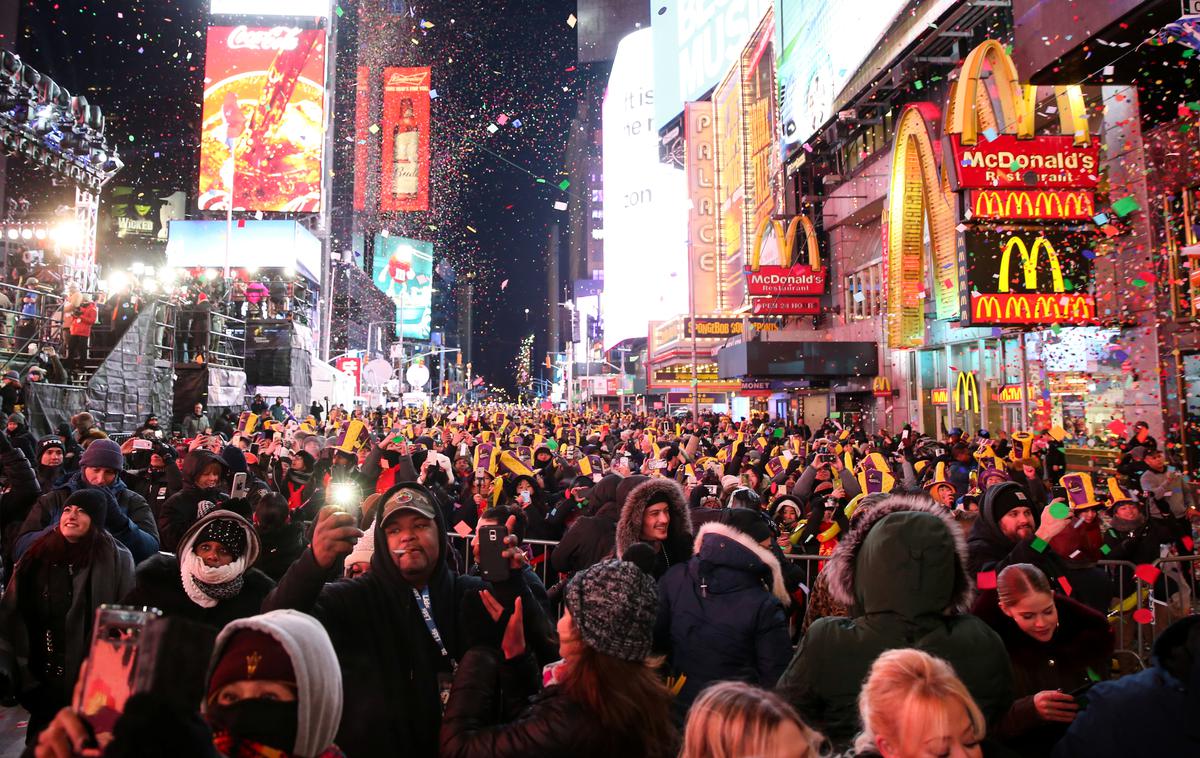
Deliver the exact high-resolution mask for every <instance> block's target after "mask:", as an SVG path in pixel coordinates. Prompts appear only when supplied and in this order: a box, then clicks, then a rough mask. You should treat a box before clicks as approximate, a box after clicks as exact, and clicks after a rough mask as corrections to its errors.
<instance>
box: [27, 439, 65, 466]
mask: <svg viewBox="0 0 1200 758" xmlns="http://www.w3.org/2000/svg"><path fill="white" fill-rule="evenodd" d="M52 447H56V448H58V449H59V450H61V451H63V452H64V453H66V452H67V446H66V445H65V444H63V441H62V437H59V436H58V435H56V434H48V435H46V436H45V437H42V438H41V439H40V440H38V441H37V460H36V461H34V465H37V464H38V463H41V461H42V453H44V452H46V451H47V450H49V449H50V448H52Z"/></svg>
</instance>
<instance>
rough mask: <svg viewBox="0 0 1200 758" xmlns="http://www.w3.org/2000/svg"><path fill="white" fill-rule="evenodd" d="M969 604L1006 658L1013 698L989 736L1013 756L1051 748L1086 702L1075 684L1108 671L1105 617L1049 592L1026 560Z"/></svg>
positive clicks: (1109, 642)
mask: <svg viewBox="0 0 1200 758" xmlns="http://www.w3.org/2000/svg"><path fill="white" fill-rule="evenodd" d="M971 610H972V613H974V614H975V615H977V616H979V617H980V618H982V619H983V620H984V621H985V622H987V624H988V625H989V626H991V627H992V628H993V629H994V630H995V631H996V633H997V634H999V635H1000V639H1001V640H1003V642H1004V647H1005V649H1006V650H1007V651H1008V655H1009V660H1010V661H1011V662H1012V670H1013V695H1014V697H1015V700H1014V702H1013V704H1012V706H1011V707H1010V708H1009V709H1008V712H1007V713H1006V714H1005V715H1004V716H1003V718H1001V719H1000V721H999V722H998V723H997V724H996V728H995V731H994V736H995V737H996V738H997V739H999V740H1000V741H1001V742H1003V743H1004V744H1005V745H1006V746H1007V747H1008V748H1010V749H1011V750H1013V751H1014V752H1015V753H1016V754H1018V755H1022V756H1033V757H1035V758H1036V757H1037V756H1048V755H1050V752H1051V750H1052V749H1053V748H1054V745H1055V744H1056V743H1057V742H1058V741H1059V739H1061V738H1062V736H1063V735H1064V734H1065V733H1066V731H1067V727H1068V726H1069V725H1070V724H1071V722H1072V721H1074V720H1075V717H1076V716H1077V715H1078V714H1079V711H1080V710H1082V709H1083V708H1085V707H1086V706H1087V699H1086V694H1084V692H1083V691H1082V690H1086V688H1087V687H1089V686H1090V685H1091V684H1092V683H1094V682H1097V681H1100V680H1101V679H1107V678H1108V673H1109V671H1110V669H1111V668H1112V665H1111V659H1112V652H1113V636H1112V630H1111V628H1110V627H1109V625H1108V621H1107V620H1106V619H1105V618H1104V616H1103V615H1101V614H1100V613H1097V612H1096V611H1094V610H1092V609H1091V608H1088V607H1087V606H1085V605H1083V604H1082V603H1079V602H1076V601H1075V600H1072V599H1071V598H1069V597H1067V596H1066V595H1063V594H1060V593H1058V592H1054V591H1053V590H1052V588H1051V586H1050V581H1049V580H1048V579H1047V578H1046V575H1045V574H1044V573H1043V572H1042V570H1041V569H1039V568H1037V567H1036V566H1033V565H1032V564H1029V563H1014V564H1012V565H1011V566H1008V567H1007V568H1005V569H1004V570H1003V571H1001V572H1000V574H999V576H998V577H996V589H995V590H988V591H985V592H983V593H981V594H980V596H979V597H978V598H977V599H976V601H975V605H974V607H973V608H972V609H971ZM1073 693H1074V694H1073Z"/></svg>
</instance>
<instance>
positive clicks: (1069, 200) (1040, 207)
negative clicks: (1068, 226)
mask: <svg viewBox="0 0 1200 758" xmlns="http://www.w3.org/2000/svg"><path fill="white" fill-rule="evenodd" d="M966 207H967V208H969V209H970V210H971V217H972V219H978V220H981V221H982V220H987V221H1027V220H1030V221H1032V220H1041V219H1045V220H1050V221H1086V220H1090V219H1092V218H1093V217H1094V216H1095V215H1096V203H1095V200H1094V198H1093V195H1092V192H1091V191H1089V190H1054V189H1022V190H994V189H986V190H974V191H972V192H970V193H969V195H968V197H967V205H966Z"/></svg>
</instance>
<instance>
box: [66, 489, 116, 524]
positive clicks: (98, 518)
mask: <svg viewBox="0 0 1200 758" xmlns="http://www.w3.org/2000/svg"><path fill="white" fill-rule="evenodd" d="M68 505H73V506H75V507H77V508H82V509H83V512H84V513H86V514H87V515H88V516H89V517H90V518H91V519H92V528H93V529H103V528H104V522H105V517H106V516H107V515H108V497H106V496H105V494H104V493H103V492H101V491H99V490H94V489H81V490H76V491H75V492H72V493H71V495H70V496H69V497H68V498H67V499H66V500H65V501H64V502H63V509H64V510H65V509H66V507H67V506H68Z"/></svg>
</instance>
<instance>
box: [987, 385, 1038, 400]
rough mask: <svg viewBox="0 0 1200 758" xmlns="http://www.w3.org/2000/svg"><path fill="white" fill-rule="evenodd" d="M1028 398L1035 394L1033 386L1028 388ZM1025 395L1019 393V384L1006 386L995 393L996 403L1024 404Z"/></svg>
mask: <svg viewBox="0 0 1200 758" xmlns="http://www.w3.org/2000/svg"><path fill="white" fill-rule="evenodd" d="M1028 393H1029V397H1031V398H1032V397H1033V396H1034V395H1036V394H1037V390H1036V389H1035V388H1034V385H1032V384H1031V385H1029V387H1028ZM1025 396H1026V395H1025V393H1024V392H1022V391H1021V385H1019V384H1006V385H1004V386H1003V387H1001V388H1000V390H999V391H998V392H997V393H996V401H997V402H1000V403H1006V404H1007V403H1023V402H1025Z"/></svg>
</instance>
